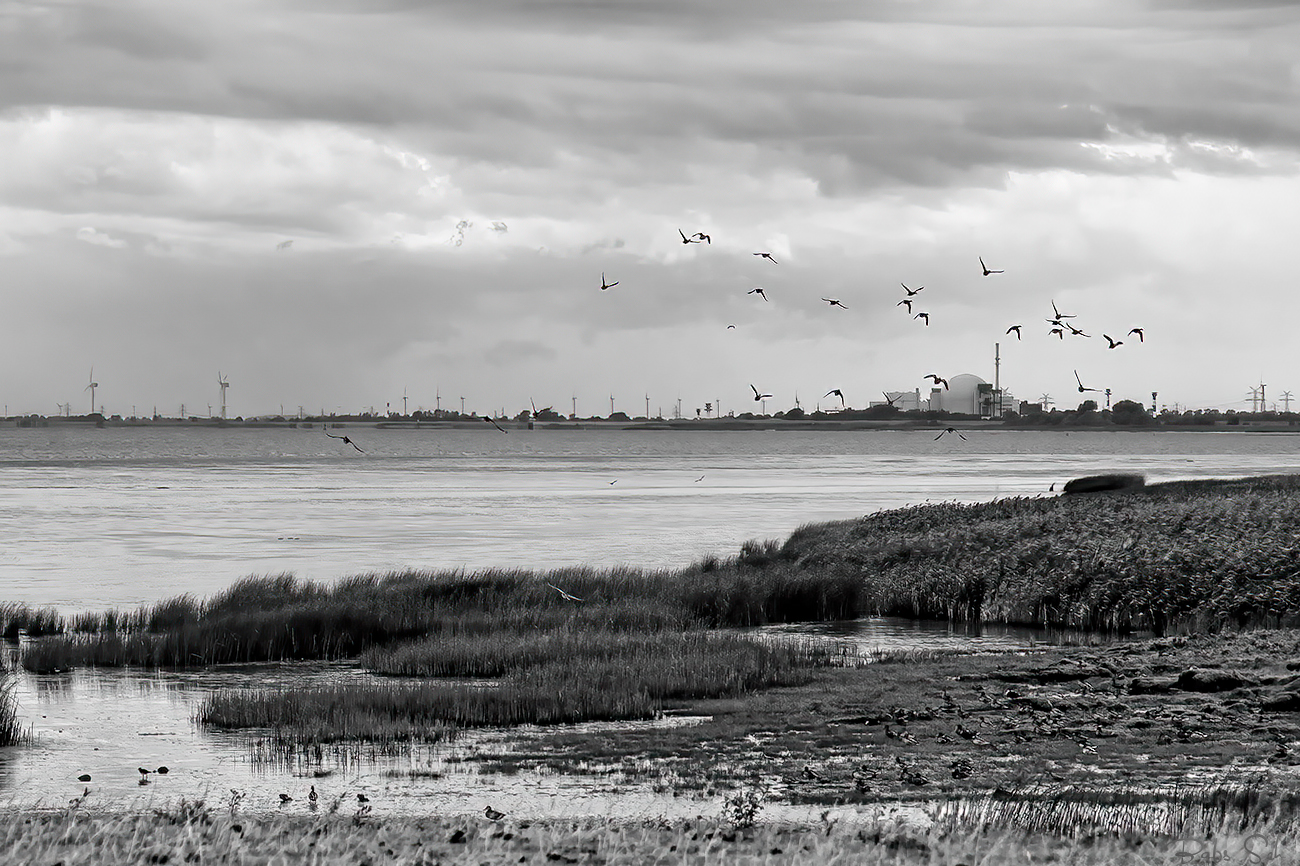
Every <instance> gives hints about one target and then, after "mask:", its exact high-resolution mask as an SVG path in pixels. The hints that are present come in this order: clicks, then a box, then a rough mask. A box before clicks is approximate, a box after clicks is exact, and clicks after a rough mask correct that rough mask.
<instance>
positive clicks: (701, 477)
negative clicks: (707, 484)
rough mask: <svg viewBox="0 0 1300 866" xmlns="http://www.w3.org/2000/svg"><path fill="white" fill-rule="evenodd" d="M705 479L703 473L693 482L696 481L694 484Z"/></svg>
mask: <svg viewBox="0 0 1300 866" xmlns="http://www.w3.org/2000/svg"><path fill="white" fill-rule="evenodd" d="M703 480H704V476H703V475H701V476H700V477H699V478H696V479H695V481H694V482H692V483H694V484H699V483H700V482H701V481H703Z"/></svg>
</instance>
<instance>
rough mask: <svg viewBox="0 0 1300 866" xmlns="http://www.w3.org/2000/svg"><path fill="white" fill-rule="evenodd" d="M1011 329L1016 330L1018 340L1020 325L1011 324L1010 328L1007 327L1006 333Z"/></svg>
mask: <svg viewBox="0 0 1300 866" xmlns="http://www.w3.org/2000/svg"><path fill="white" fill-rule="evenodd" d="M1012 331H1015V332H1016V339H1017V340H1019V339H1020V326H1019V325H1012V326H1011V327H1010V328H1007V333H1008V334H1010V333H1011V332H1012Z"/></svg>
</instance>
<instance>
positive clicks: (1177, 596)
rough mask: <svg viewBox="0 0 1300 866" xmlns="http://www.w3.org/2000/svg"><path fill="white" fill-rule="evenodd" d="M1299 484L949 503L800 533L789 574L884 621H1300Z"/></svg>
mask: <svg viewBox="0 0 1300 866" xmlns="http://www.w3.org/2000/svg"><path fill="white" fill-rule="evenodd" d="M1297 493H1300V476H1289V475H1288V476H1265V477H1259V478H1249V479H1240V480H1231V481H1195V482H1172V483H1168V484H1154V485H1148V486H1146V487H1144V488H1142V489H1138V490H1131V491H1124V492H1116V493H1101V494H1093V495H1080V496H1067V497H1050V498H1033V499H1031V498H1015V499H1003V500H997V501H994V502H988V503H981V504H974V505H964V504H955V503H944V504H935V505H925V506H917V507H913V508H903V509H898V510H894V511H885V512H879V513H877V514H872V515H868V516H867V517H863V518H861V519H859V520H852V521H840V522H835V523H825V524H818V525H812V526H805V527H801V528H800V529H799V530H797V531H796V532H795V533H794V534H793V535H792V536H791V537H790V539H789V540H788V541H787V542H786V544H785V545H784V546H783V547H782V549H781V551H780V555H779V559H780V561H781V562H783V563H784V565H785V567H794V568H796V569H799V570H803V571H805V572H808V573H811V574H818V575H822V576H823V577H824V576H825V575H828V574H836V575H842V576H848V575H853V576H857V577H858V578H859V579H860V580H861V581H862V592H863V593H864V595H865V598H864V599H863V606H864V607H865V608H867V609H868V610H870V611H871V612H873V613H877V614H886V615H898V616H907V617H916V618H937V619H950V620H974V621H980V620H983V621H990V622H1010V623H1024V624H1034V625H1046V626H1054V627H1066V628H1080V629H1088V630H1115V631H1126V630H1137V629H1151V630H1153V631H1155V632H1156V633H1157V634H1163V633H1165V632H1166V631H1167V630H1170V629H1173V628H1177V627H1197V628H1217V627H1222V626H1247V625H1255V624H1262V625H1279V624H1286V623H1291V622H1294V620H1295V617H1296V615H1297V614H1298V613H1300V545H1297V543H1296V539H1297V537H1298V536H1300V496H1298V495H1297Z"/></svg>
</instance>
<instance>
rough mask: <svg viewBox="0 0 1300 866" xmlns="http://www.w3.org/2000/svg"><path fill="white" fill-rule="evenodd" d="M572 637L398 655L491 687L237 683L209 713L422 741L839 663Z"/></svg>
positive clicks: (207, 707)
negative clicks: (486, 680) (447, 665)
mask: <svg viewBox="0 0 1300 866" xmlns="http://www.w3.org/2000/svg"><path fill="white" fill-rule="evenodd" d="M572 637H573V638H575V639H574V640H572V641H569V640H567V639H566V640H558V641H555V642H549V641H548V640H547V639H546V636H538V635H528V636H524V637H523V638H522V639H520V640H517V641H515V642H514V643H513V644H512V647H513V649H514V651H515V652H514V654H513V655H510V656H507V657H502V656H495V655H489V657H488V658H487V659H486V660H485V661H483V662H482V663H478V664H476V663H475V659H476V655H475V653H477V652H479V651H481V650H483V649H484V647H485V646H486V645H488V644H490V643H491V642H492V640H491V639H488V640H486V641H483V640H480V639H477V638H475V639H473V640H471V641H468V642H458V641H456V640H447V639H439V640H434V641H424V642H421V643H419V644H414V645H411V646H410V647H405V648H398V650H397V651H395V652H393V653H392V654H391V656H392V660H393V661H394V663H395V664H394V666H395V667H397V668H401V669H402V671H403V672H407V673H409V672H411V671H412V670H418V671H420V672H422V673H425V672H428V671H435V672H441V671H442V670H443V669H442V666H441V665H440V663H439V662H438V661H437V660H438V659H439V657H440V656H441V654H442V651H443V648H446V649H447V650H448V651H450V652H455V653H456V654H457V657H458V659H459V661H458V662H457V673H456V675H458V676H466V675H483V676H499V677H500V680H499V681H498V682H495V683H490V684H486V685H485V684H472V683H464V682H457V683H447V682H419V683H403V684H394V683H378V684H369V685H340V686H332V687H327V688H311V689H288V690H226V691H221V692H217V693H216V694H214V695H213V696H212V697H211V698H209V699H208V700H207V701H206V702H205V703H204V704H203V705H202V707H201V708H200V710H199V712H198V718H199V720H200V721H201V722H203V723H205V724H209V725H213V726H217V727H225V728H268V729H270V730H271V731H272V732H273V735H274V736H276V737H277V738H280V739H286V738H290V739H296V740H298V741H299V742H332V741H336V740H344V739H364V740H369V741H388V740H393V739H403V738H412V737H413V738H415V739H420V738H421V737H422V733H421V732H423V731H431V732H433V735H434V736H435V737H439V738H441V737H446V736H448V735H449V734H448V730H449V729H450V730H454V729H455V728H460V727H482V726H510V725H521V724H538V725H556V724H571V723H576V722H591V721H620V720H631V719H650V718H654V717H656V716H657V715H659V714H660V713H661V712H662V710H663V709H664V707H665V705H666V704H667V703H668V702H671V701H684V700H691V699H698V698H711V697H732V696H738V695H743V694H748V693H751V692H754V691H757V690H760V689H764V688H770V687H772V686H780V685H793V684H796V683H802V682H806V681H807V679H808V677H809V676H810V673H809V671H810V669H811V668H813V667H815V666H818V665H827V664H830V663H832V661H833V656H832V654H831V653H830V652H829V651H827V650H824V649H822V648H819V647H817V646H814V645H811V644H809V645H806V646H799V645H786V646H772V645H768V644H763V643H759V642H757V641H751V640H748V639H745V638H741V637H737V636H733V635H718V634H709V633H705V632H702V631H695V632H662V633H659V634H653V635H629V634H616V633H606V634H603V635H602V634H597V635H593V636H591V639H590V640H588V641H586V642H585V643H584V642H583V641H581V640H580V639H578V638H580V635H578V634H576V633H575V634H573V635H572ZM498 640H500V639H498ZM534 650H536V651H537V652H536V654H534ZM499 663H504V667H502V668H500V670H498V669H497V665H498V664H499ZM489 670H491V671H492V672H491V673H486V671H489Z"/></svg>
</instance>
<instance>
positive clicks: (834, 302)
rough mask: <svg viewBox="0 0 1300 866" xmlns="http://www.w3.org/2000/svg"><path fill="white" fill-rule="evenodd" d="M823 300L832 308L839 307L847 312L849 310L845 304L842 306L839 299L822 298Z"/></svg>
mask: <svg viewBox="0 0 1300 866" xmlns="http://www.w3.org/2000/svg"><path fill="white" fill-rule="evenodd" d="M822 300H823V301H825V302H826V303H828V304H830V305H831V306H832V307H839V308H840V309H841V310H847V309H848V307H846V306H844V305H843V304H841V303H840V302H839V299H838V298H822Z"/></svg>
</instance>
